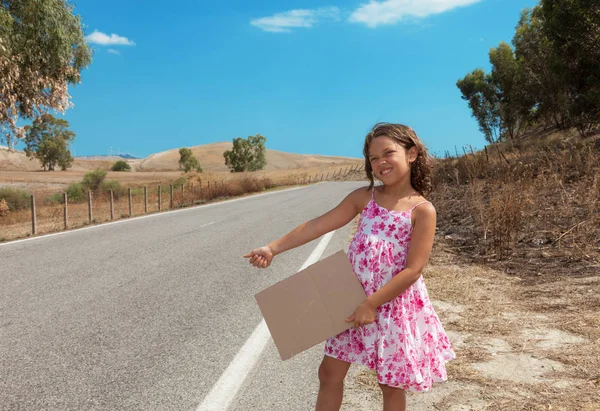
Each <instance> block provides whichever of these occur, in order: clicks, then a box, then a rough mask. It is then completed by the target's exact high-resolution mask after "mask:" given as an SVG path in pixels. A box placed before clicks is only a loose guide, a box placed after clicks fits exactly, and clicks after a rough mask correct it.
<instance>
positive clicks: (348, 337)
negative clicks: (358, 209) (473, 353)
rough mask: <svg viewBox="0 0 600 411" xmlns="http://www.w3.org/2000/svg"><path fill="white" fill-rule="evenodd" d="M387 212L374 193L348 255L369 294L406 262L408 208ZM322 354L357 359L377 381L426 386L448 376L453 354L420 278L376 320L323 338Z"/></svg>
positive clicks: (384, 307) (411, 388) (414, 387)
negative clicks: (374, 196)
mask: <svg viewBox="0 0 600 411" xmlns="http://www.w3.org/2000/svg"><path fill="white" fill-rule="evenodd" d="M424 203H427V201H425V202H423V203H419V204H417V205H416V206H415V207H413V208H412V209H410V210H409V211H406V212H398V211H390V210H387V209H385V208H383V207H381V206H379V205H378V204H377V203H376V202H375V200H374V198H373V196H371V201H369V203H368V204H367V205H366V207H365V208H364V209H363V211H362V213H361V217H360V220H359V223H358V230H357V231H356V234H355V235H354V238H353V240H352V243H351V244H350V248H349V249H348V259H349V260H350V263H351V264H352V266H353V267H354V272H355V273H356V275H357V276H358V279H359V280H360V282H361V284H362V286H363V288H364V289H365V293H366V294H367V296H369V295H371V294H373V293H374V292H375V291H377V290H378V289H379V288H381V287H382V286H383V285H385V284H386V283H387V282H388V281H390V280H391V279H392V277H394V276H395V275H396V274H398V273H399V272H400V271H402V270H403V269H404V268H405V266H406V255H407V252H408V245H409V243H410V237H411V233H412V224H411V219H410V216H411V212H412V210H414V209H415V208H416V207H418V206H419V205H421V204H424ZM325 355H328V356H330V357H334V358H337V359H339V360H342V361H345V362H349V363H359V364H363V365H365V366H367V367H369V368H370V369H372V370H375V371H376V372H377V379H378V381H379V383H380V384H384V385H388V386H390V387H397V388H401V389H404V390H407V391H427V390H429V389H430V388H431V385H432V383H433V382H441V381H445V380H446V378H447V377H446V366H445V364H446V362H447V361H449V360H452V359H454V358H455V354H454V351H453V350H452V346H451V345H450V341H449V340H448V336H447V335H446V333H445V331H444V328H443V327H442V325H441V323H440V320H439V318H438V316H437V314H436V313H435V311H434V309H433V306H432V305H431V301H430V300H429V296H428V294H427V288H426V287H425V282H424V281H423V277H422V276H420V277H419V279H418V280H417V281H416V282H415V283H414V284H413V285H411V286H410V287H409V288H408V289H407V290H406V291H404V292H403V293H402V294H401V295H399V296H398V297H396V298H394V299H393V300H391V301H389V302H387V303H385V304H383V305H382V306H380V307H379V308H377V314H376V317H375V322H374V323H371V324H367V325H364V326H362V327H359V328H350V329H349V330H346V331H344V332H342V333H340V334H338V335H337V336H335V337H333V338H330V339H328V340H327V342H326V344H325Z"/></svg>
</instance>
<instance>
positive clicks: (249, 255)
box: [244, 252, 252, 258]
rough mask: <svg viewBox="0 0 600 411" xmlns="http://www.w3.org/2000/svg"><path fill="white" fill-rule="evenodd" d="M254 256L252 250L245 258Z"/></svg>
mask: <svg viewBox="0 0 600 411" xmlns="http://www.w3.org/2000/svg"><path fill="white" fill-rule="evenodd" d="M250 257H252V252H249V253H247V254H244V258H250Z"/></svg>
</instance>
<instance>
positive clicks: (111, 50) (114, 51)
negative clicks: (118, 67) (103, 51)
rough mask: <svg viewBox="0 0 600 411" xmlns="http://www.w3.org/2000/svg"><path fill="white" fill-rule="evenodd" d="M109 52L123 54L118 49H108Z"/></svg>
mask: <svg viewBox="0 0 600 411" xmlns="http://www.w3.org/2000/svg"><path fill="white" fill-rule="evenodd" d="M108 52H109V53H110V54H117V55H119V54H121V53H120V52H119V51H118V50H115V49H108Z"/></svg>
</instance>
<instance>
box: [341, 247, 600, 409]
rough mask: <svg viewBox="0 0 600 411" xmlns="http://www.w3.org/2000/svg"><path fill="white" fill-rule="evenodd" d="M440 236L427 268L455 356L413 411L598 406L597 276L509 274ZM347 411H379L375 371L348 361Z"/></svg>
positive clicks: (413, 398) (415, 400)
mask: <svg viewBox="0 0 600 411" xmlns="http://www.w3.org/2000/svg"><path fill="white" fill-rule="evenodd" d="M460 261H461V258H460V256H457V255H456V250H454V249H452V248H451V247H450V246H449V245H448V244H446V243H444V239H443V238H440V239H436V246H435V247H434V251H433V254H432V258H431V262H430V265H429V266H428V268H427V269H426V271H425V273H424V277H425V282H426V284H427V287H428V290H429V293H430V297H431V299H432V301H434V307H435V309H436V311H437V313H438V315H439V317H440V319H441V321H442V323H443V325H444V327H445V329H446V331H447V333H448V335H449V337H450V340H451V341H452V344H453V346H454V349H455V351H456V355H457V359H456V360H454V361H451V362H449V363H448V364H447V369H448V375H449V379H448V381H447V382H445V383H441V384H434V386H433V388H432V390H431V391H429V392H427V393H409V395H408V409H409V410H411V411H429V410H444V411H459V410H565V411H592V410H595V411H597V410H600V315H599V314H598V313H599V309H600V293H599V291H600V273H597V274H595V275H585V276H573V277H570V276H565V275H554V274H553V273H552V272H547V273H543V272H539V273H537V272H536V273H533V274H532V273H531V272H529V271H530V269H529V268H528V267H527V266H523V267H522V271H521V276H519V275H507V274H505V273H503V272H501V271H497V270H494V269H491V268H487V267H484V266H478V265H472V264H469V263H466V262H460ZM345 393H346V395H345V399H344V404H343V406H342V410H344V411H359V410H361V411H366V410H379V409H381V404H382V402H381V394H380V391H379V388H378V386H377V383H376V379H375V376H374V374H373V372H371V371H370V370H368V369H365V368H361V367H351V372H350V373H349V375H348V377H347V379H346V391H345Z"/></svg>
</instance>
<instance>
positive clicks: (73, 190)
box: [59, 183, 85, 203]
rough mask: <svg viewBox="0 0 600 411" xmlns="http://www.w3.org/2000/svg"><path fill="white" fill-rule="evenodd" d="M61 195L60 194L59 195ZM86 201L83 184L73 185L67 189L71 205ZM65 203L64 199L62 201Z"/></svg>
mask: <svg viewBox="0 0 600 411" xmlns="http://www.w3.org/2000/svg"><path fill="white" fill-rule="evenodd" d="M59 195H60V194H59ZM84 199H85V192H84V190H83V185H82V184H81V183H71V184H69V186H68V187H67V201H68V202H70V203H79V202H81V201H83V200H84ZM60 202H61V203H62V202H63V199H62V198H61V199H60Z"/></svg>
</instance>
